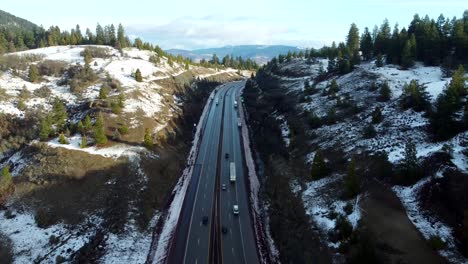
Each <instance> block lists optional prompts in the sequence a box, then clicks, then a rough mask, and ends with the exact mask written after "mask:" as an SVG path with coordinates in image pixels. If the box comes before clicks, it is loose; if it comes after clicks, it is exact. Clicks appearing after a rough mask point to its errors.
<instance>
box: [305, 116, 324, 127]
mask: <svg viewBox="0 0 468 264" xmlns="http://www.w3.org/2000/svg"><path fill="white" fill-rule="evenodd" d="M307 121H308V122H309V125H310V127H311V128H312V129H314V128H319V127H320V126H322V120H321V119H320V117H318V116H317V115H316V114H315V113H308V114H307Z"/></svg>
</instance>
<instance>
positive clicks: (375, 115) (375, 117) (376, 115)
mask: <svg viewBox="0 0 468 264" xmlns="http://www.w3.org/2000/svg"><path fill="white" fill-rule="evenodd" d="M382 120H383V116H382V111H381V110H380V107H378V106H376V107H375V109H374V111H373V112H372V123H373V124H378V123H380V122H382Z"/></svg>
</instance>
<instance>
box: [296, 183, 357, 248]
mask: <svg viewBox="0 0 468 264" xmlns="http://www.w3.org/2000/svg"><path fill="white" fill-rule="evenodd" d="M342 177H343V176H342V175H336V176H330V177H326V178H323V179H320V180H317V181H313V182H309V183H307V186H306V189H305V190H304V192H302V200H303V202H304V207H305V208H306V213H307V214H308V215H309V216H310V217H311V218H312V220H313V221H314V222H315V223H316V224H317V227H318V228H319V229H320V231H321V232H322V234H324V235H327V234H328V233H329V231H332V230H334V229H335V227H336V220H337V216H338V215H342V216H345V217H346V219H347V220H348V221H349V222H350V223H351V225H352V226H353V228H356V227H357V225H358V222H359V220H360V219H361V208H360V207H359V200H360V198H361V195H358V196H357V197H356V198H355V199H353V200H350V201H341V200H336V197H335V193H330V191H329V188H330V186H332V185H334V184H336V183H337V182H339V181H341V180H342ZM347 204H351V205H352V212H350V213H349V212H348V213H349V214H348V213H346V212H345V209H344V208H345V206H346V205H347ZM328 246H330V247H334V248H338V247H339V246H340V242H339V241H338V242H336V243H333V242H328Z"/></svg>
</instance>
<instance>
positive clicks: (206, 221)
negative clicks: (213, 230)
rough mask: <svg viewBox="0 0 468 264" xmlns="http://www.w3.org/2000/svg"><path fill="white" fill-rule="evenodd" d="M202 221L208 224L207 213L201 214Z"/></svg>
mask: <svg viewBox="0 0 468 264" xmlns="http://www.w3.org/2000/svg"><path fill="white" fill-rule="evenodd" d="M202 223H203V225H207V224H208V216H207V215H205V216H203V218H202Z"/></svg>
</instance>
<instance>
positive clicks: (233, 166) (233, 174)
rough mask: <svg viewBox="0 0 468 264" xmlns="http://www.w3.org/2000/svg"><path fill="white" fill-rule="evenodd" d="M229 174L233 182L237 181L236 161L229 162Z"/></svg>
mask: <svg viewBox="0 0 468 264" xmlns="http://www.w3.org/2000/svg"><path fill="white" fill-rule="evenodd" d="M229 176H230V177H229V179H230V180H231V183H234V182H236V164H235V163H234V162H231V164H229Z"/></svg>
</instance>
